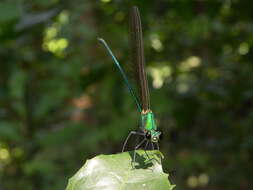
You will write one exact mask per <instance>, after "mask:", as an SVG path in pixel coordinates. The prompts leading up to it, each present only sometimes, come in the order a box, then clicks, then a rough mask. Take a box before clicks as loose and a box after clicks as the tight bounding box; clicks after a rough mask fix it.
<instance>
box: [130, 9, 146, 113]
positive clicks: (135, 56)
mask: <svg viewBox="0 0 253 190" xmlns="http://www.w3.org/2000/svg"><path fill="white" fill-rule="evenodd" d="M130 45H131V46H130V48H131V49H130V50H131V55H132V59H131V70H132V72H131V73H133V74H134V79H135V82H136V83H137V94H138V98H139V100H140V102H141V106H142V110H144V111H146V110H149V109H150V100H149V88H148V81H147V74H146V70H145V58H144V48H143V38H142V28H141V18H140V13H139V10H138V8H137V7H136V6H134V7H132V8H131V9H130Z"/></svg>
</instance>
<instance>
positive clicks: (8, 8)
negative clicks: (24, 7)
mask: <svg viewBox="0 0 253 190" xmlns="http://www.w3.org/2000/svg"><path fill="white" fill-rule="evenodd" d="M20 14H21V9H20V4H19V3H17V2H12V3H11V2H0V23H1V22H9V21H12V20H15V19H18V18H19V17H20Z"/></svg>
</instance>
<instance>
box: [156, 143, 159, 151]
mask: <svg viewBox="0 0 253 190" xmlns="http://www.w3.org/2000/svg"><path fill="white" fill-rule="evenodd" d="M156 146H157V150H160V148H159V144H158V142H157V143H156Z"/></svg>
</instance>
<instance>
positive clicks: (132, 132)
mask: <svg viewBox="0 0 253 190" xmlns="http://www.w3.org/2000/svg"><path fill="white" fill-rule="evenodd" d="M131 135H142V136H143V135H144V134H143V133H140V132H137V131H131V132H130V133H129V134H128V136H127V138H126V140H125V142H124V144H123V148H122V152H124V150H125V147H126V144H127V141H128V139H129V138H130V137H131Z"/></svg>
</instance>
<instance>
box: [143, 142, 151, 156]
mask: <svg viewBox="0 0 253 190" xmlns="http://www.w3.org/2000/svg"><path fill="white" fill-rule="evenodd" d="M148 144H149V141H148V140H147V143H146V145H145V147H144V152H145V154H146V155H147V157H148V159H149V160H150V158H149V155H148V153H147V151H146V149H147V146H148Z"/></svg>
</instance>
